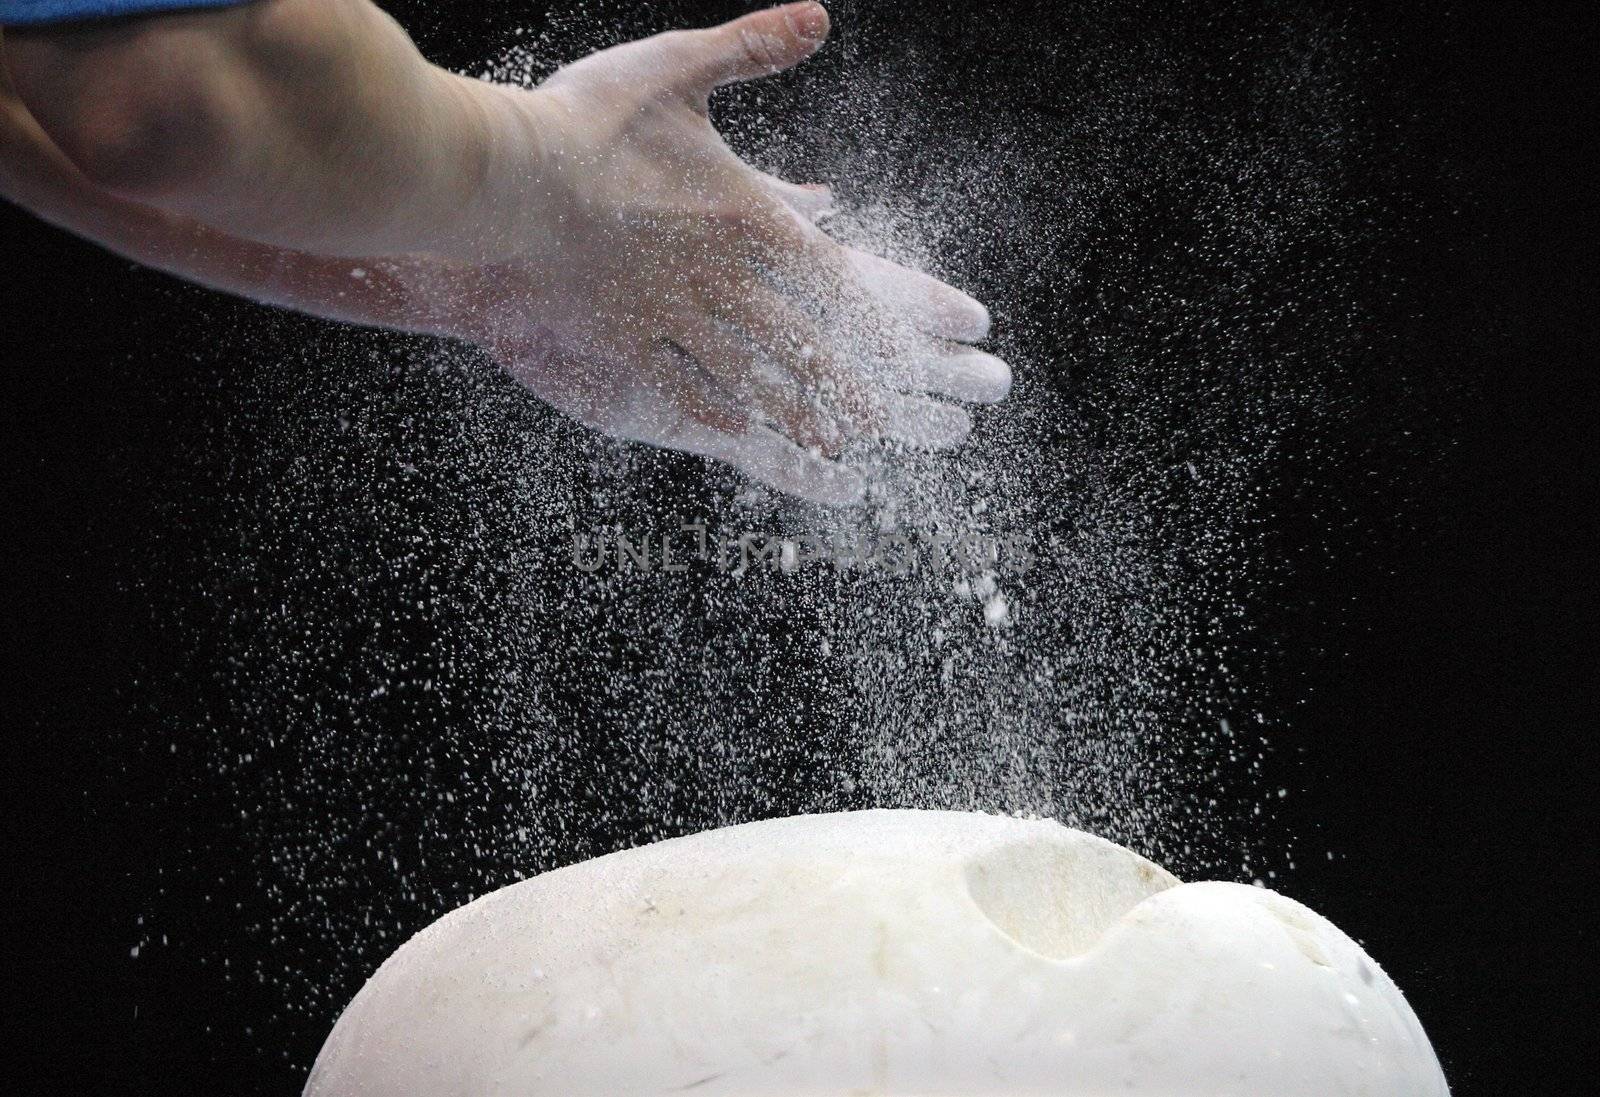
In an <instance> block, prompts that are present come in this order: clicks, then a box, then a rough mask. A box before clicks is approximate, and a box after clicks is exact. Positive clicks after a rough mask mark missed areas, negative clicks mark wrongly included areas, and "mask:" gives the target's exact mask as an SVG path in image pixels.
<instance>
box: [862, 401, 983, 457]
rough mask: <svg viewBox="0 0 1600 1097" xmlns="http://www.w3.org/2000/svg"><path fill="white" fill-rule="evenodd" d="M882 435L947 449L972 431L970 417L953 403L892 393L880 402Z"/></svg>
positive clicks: (894, 439)
mask: <svg viewBox="0 0 1600 1097" xmlns="http://www.w3.org/2000/svg"><path fill="white" fill-rule="evenodd" d="M881 433H882V436H883V437H884V438H886V439H889V440H891V441H895V442H904V443H905V444H906V445H909V446H919V447H921V448H923V449H951V448H953V447H955V446H959V445H960V444H961V443H962V442H965V441H966V440H967V436H968V435H969V434H971V433H972V417H971V416H970V415H968V414H967V413H966V411H965V410H963V409H962V408H959V407H957V406H956V405H954V404H946V403H942V402H940V401H938V400H929V399H927V398H926V397H922V396H904V395H901V394H899V393H896V394H894V395H892V396H890V397H888V398H887V400H886V401H885V402H884V424H883V430H882V432H881Z"/></svg>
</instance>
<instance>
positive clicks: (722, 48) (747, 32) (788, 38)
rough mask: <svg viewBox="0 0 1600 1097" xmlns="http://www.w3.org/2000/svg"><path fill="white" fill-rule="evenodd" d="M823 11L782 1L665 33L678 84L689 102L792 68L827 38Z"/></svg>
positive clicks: (665, 46) (664, 46)
mask: <svg viewBox="0 0 1600 1097" xmlns="http://www.w3.org/2000/svg"><path fill="white" fill-rule="evenodd" d="M828 27H829V20H828V12H827V9H825V8H824V7H823V6H822V5H821V4H818V3H812V2H809V0H807V2H804V3H799V4H787V5H785V6H783V7H779V8H768V9H767V10H766V11H758V12H752V13H751V14H749V15H746V16H744V17H742V18H740V19H735V20H733V22H731V23H724V24H722V25H721V26H719V27H710V28H708V29H706V30H696V31H684V32H681V33H677V34H674V35H671V36H669V37H666V38H665V39H664V40H663V42H662V45H661V48H662V49H663V50H667V51H670V53H671V55H672V58H671V59H672V61H673V62H674V64H673V67H674V68H675V69H676V70H677V71H678V72H679V73H680V76H679V77H678V85H679V87H680V90H682V91H683V92H684V93H685V94H686V95H688V96H690V97H691V98H693V99H695V100H697V101H698V100H704V99H706V98H708V97H709V96H710V94H711V92H712V91H713V90H715V89H716V88H718V87H721V86H722V85H723V84H731V83H734V82H735V81H739V80H755V79H758V78H760V77H763V76H771V75H772V74H773V73H777V72H782V71H783V70H784V69H789V68H793V67H794V66H795V65H798V64H799V63H800V62H802V61H804V60H805V59H806V58H808V57H810V56H811V55H812V54H813V53H815V52H817V50H818V48H820V47H821V45H822V42H823V40H824V39H825V38H827V37H828Z"/></svg>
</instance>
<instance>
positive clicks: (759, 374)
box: [676, 317, 845, 456]
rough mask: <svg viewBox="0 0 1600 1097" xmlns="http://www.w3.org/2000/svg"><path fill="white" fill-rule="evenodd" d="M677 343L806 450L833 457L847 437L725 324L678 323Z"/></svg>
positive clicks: (821, 408)
mask: <svg viewBox="0 0 1600 1097" xmlns="http://www.w3.org/2000/svg"><path fill="white" fill-rule="evenodd" d="M676 338H677V344H678V345H680V346H681V347H682V348H683V350H684V351H686V352H687V354H688V355H690V356H692V358H693V359H694V362H695V364H696V368H697V369H699V370H700V371H702V372H703V373H704V374H706V375H709V376H711V377H715V378H717V379H718V380H720V381H721V386H722V387H724V388H726V389H729V390H731V391H733V392H735V393H738V394H740V395H742V396H743V397H744V398H745V400H746V401H747V403H748V405H749V407H750V408H751V409H752V410H754V411H755V412H757V413H758V414H759V415H760V416H761V417H762V418H764V419H766V420H767V421H768V422H770V423H772V424H774V425H775V426H776V427H777V428H778V429H779V430H781V431H782V432H783V433H784V434H785V435H787V436H788V437H789V438H790V439H792V440H793V441H794V442H796V443H797V444H799V445H800V446H803V447H805V448H807V449H816V450H819V451H821V452H823V453H826V454H828V455H830V456H831V455H835V454H837V453H838V452H839V451H840V450H841V449H843V448H844V443H845V435H844V432H843V431H842V430H841V429H840V425H839V424H838V423H837V422H836V421H835V420H836V418H837V417H836V416H835V415H833V414H830V413H829V411H828V410H827V409H826V408H825V407H824V406H823V404H822V402H821V401H820V400H817V399H816V398H815V397H814V396H810V395H808V394H807V393H806V392H805V391H804V390H803V389H802V388H801V387H800V386H799V385H798V384H796V383H795V380H794V378H793V377H792V376H791V375H790V374H789V373H788V372H787V371H786V370H784V369H783V368H781V366H780V365H778V364H776V363H774V362H773V361H772V360H771V359H769V358H768V356H767V355H766V354H764V353H762V352H761V351H760V350H759V349H757V348H756V347H754V346H752V345H751V344H750V343H749V342H747V341H746V340H745V339H743V338H742V337H740V335H739V334H738V333H736V332H734V331H733V330H731V329H730V328H729V327H728V326H727V325H725V324H722V323H721V322H719V321H717V320H716V319H715V318H712V317H707V318H704V319H702V320H699V321H698V322H694V321H691V322H685V323H682V324H680V325H679V330H678V332H677V336H676Z"/></svg>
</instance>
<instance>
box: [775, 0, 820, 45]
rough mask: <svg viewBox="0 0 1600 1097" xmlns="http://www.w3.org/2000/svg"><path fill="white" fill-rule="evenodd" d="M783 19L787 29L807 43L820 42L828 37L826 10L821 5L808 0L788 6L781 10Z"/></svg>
mask: <svg viewBox="0 0 1600 1097" xmlns="http://www.w3.org/2000/svg"><path fill="white" fill-rule="evenodd" d="M783 18H784V21H785V22H786V23H788V24H789V29H790V30H792V31H794V32H795V34H797V35H799V36H800V37H801V38H803V39H805V40H806V41H807V42H820V41H821V40H822V39H824V38H826V37H827V36H828V9H827V8H824V7H823V6H822V5H821V4H817V3H811V2H809V0H808V2H806V3H802V4H790V5H789V6H788V7H786V8H784V9H783Z"/></svg>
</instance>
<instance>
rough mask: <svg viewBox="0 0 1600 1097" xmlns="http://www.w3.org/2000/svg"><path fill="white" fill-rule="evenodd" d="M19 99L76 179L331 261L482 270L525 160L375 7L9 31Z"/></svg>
mask: <svg viewBox="0 0 1600 1097" xmlns="http://www.w3.org/2000/svg"><path fill="white" fill-rule="evenodd" d="M6 51H7V60H8V63H9V65H10V67H11V69H12V72H13V75H14V77H15V79H16V83H17V87H18V91H19V93H20V95H21V97H22V99H23V100H24V102H25V103H26V104H27V106H28V107H29V109H30V111H31V113H32V114H33V116H34V117H35V118H36V119H37V120H38V121H39V123H40V124H41V126H42V127H43V129H44V130H45V132H46V133H47V134H49V135H50V136H51V138H52V139H53V140H54V143H55V144H56V145H57V146H58V147H60V148H61V149H62V150H63V152H64V153H65V154H66V155H67V156H68V158H69V159H71V160H72V161H73V162H74V164H75V165H76V166H77V167H79V168H80V170H82V171H83V172H84V174H85V175H86V176H87V177H88V178H89V179H90V180H92V181H93V182H95V183H96V184H97V185H99V186H101V187H102V188H104V189H106V190H109V191H111V192H113V193H116V194H118V195H120V196H122V197H125V198H128V199H132V200H136V201H139V202H141V203H144V204H147V205H150V206H153V207H156V208H159V209H161V210H164V211H167V212H170V213H175V214H181V215H184V216H186V217H190V218H193V219H195V220H198V221H201V222H203V223H206V224H209V225H213V226H215V227H217V228H218V229H221V230H223V231H225V232H227V233H230V234H233V235H237V236H241V237H246V238H249V239H252V240H257V241H261V242H264V243H268V244H273V245H278V246H281V247H287V248H295V249H303V250H307V251H315V252H317V253H320V254H326V255H349V256H366V255H374V254H401V253H414V252H436V253H442V254H449V255H452V256H458V257H462V258H472V257H476V254H475V253H477V252H481V251H484V250H486V249H487V248H489V247H490V246H491V245H492V244H493V242H494V240H495V238H496V236H497V235H498V233H499V226H498V225H496V223H495V219H494V199H493V196H492V194H491V188H490V187H489V186H488V185H487V182H486V181H487V180H488V179H489V178H490V177H491V176H492V175H493V174H494V173H495V171H496V170H497V168H496V161H497V160H502V159H508V158H515V157H518V156H520V155H524V150H522V149H518V148H508V145H510V144H513V143H514V142H516V141H518V140H520V139H521V134H520V132H519V129H520V128H519V127H517V126H516V125H514V124H512V121H511V120H510V119H508V118H507V117H506V113H507V111H508V110H509V106H508V103H507V101H506V100H505V99H504V98H503V97H502V96H500V95H499V94H498V93H497V92H496V91H495V89H492V88H489V87H487V86H486V85H481V84H478V83H477V82H475V81H468V80H465V79H463V78H460V77H458V76H455V75H453V74H451V73H448V72H446V71H444V70H442V69H439V68H437V67H435V66H433V65H430V64H429V63H428V62H427V61H426V60H424V59H423V57H422V56H421V54H420V53H419V52H418V51H417V50H416V48H415V46H414V45H413V44H412V43H411V40H410V39H409V38H408V37H407V36H406V34H405V32H404V31H403V30H401V28H400V27H399V26H398V25H396V24H395V23H394V22H393V20H391V19H390V18H389V17H388V16H387V15H385V14H384V13H382V12H381V11H379V10H378V9H377V8H376V7H374V6H373V5H372V4H371V3H369V2H368V0H257V2H256V3H251V4H246V5H243V6H241V7H238V8H231V9H226V10H221V11H205V12H197V13H193V14H183V15H166V16H160V17H151V18H145V19H139V20H132V21H121V22H117V23H113V24H107V25H103V26H98V25H91V26H81V25H80V26H74V27H70V28H51V29H47V30H41V31H29V32H27V33H26V34H23V33H19V32H16V31H13V32H12V34H11V35H10V41H8V43H7V47H6Z"/></svg>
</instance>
